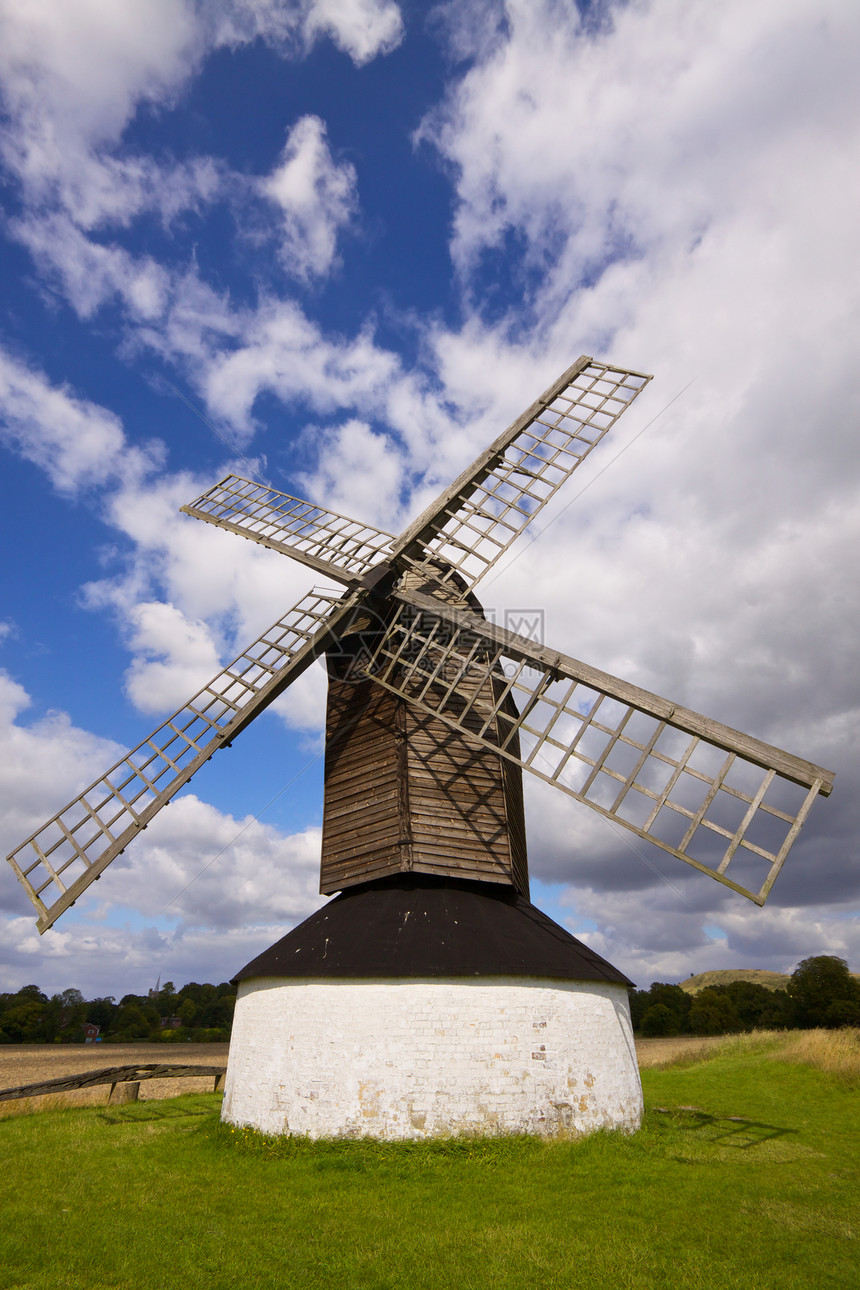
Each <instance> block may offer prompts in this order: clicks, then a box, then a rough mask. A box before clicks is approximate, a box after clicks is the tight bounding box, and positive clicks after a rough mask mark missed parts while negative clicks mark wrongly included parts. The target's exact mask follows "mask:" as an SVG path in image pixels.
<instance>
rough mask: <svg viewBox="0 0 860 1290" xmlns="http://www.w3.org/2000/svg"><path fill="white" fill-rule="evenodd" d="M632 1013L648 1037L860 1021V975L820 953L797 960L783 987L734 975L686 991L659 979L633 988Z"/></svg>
mask: <svg viewBox="0 0 860 1290" xmlns="http://www.w3.org/2000/svg"><path fill="white" fill-rule="evenodd" d="M630 1016H631V1020H632V1022H633V1029H634V1031H635V1032H636V1033H637V1034H640V1035H643V1036H647V1037H651V1036H660V1035H734V1034H740V1033H742V1032H744V1031H749V1030H807V1029H810V1028H812V1027H817V1026H823V1027H825V1028H827V1029H837V1028H839V1027H840V1026H860V981H858V979H857V978H856V977H854V976H852V974H851V973H850V972H849V970H848V964H847V963H846V962H845V960H844V959H840V958H836V957H834V956H833V955H829V954H819V955H816V956H814V957H813V958H808V959H803V961H802V962H800V963H798V965H797V967H796V968H795V969H794V971H793V972H792V974H791V977H790V978H789V981H788V984H787V986H786V988H785V989H784V990H769V989H768V988H767V987H766V986H763V985H758V984H756V983H754V982H752V981H732V982H730V983H729V984H727V985H709V986H705V987H704V988H703V989H701V990H699V991H698V992H697V993H696V994H688V993H687V991H686V990H684V989H683V988H682V987H681V986H680V985H667V984H665V983H663V982H662V981H655V982H653V984H652V985H651V988H650V989H648V990H631V992H630Z"/></svg>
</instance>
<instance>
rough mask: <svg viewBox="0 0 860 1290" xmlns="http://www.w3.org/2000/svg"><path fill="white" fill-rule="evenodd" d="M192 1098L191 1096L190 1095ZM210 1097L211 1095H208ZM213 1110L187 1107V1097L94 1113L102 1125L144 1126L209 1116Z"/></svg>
mask: <svg viewBox="0 0 860 1290" xmlns="http://www.w3.org/2000/svg"><path fill="white" fill-rule="evenodd" d="M192 1096H193V1095H192ZM210 1096H211V1094H210ZM212 1114H213V1108H212V1104H211V1102H209V1103H208V1104H206V1105H194V1104H193V1103H192V1104H191V1105H189V1101H188V1098H187V1097H182V1098H170V1099H169V1100H167V1101H164V1102H127V1103H125V1104H124V1105H123V1106H117V1107H112V1106H107V1107H105V1108H104V1109H102V1110H99V1111H97V1112H96V1119H98V1120H101V1121H102V1122H103V1123H104V1124H146V1123H151V1122H153V1121H157V1120H181V1119H188V1118H189V1117H193V1116H209V1117H210V1118H211V1116H212Z"/></svg>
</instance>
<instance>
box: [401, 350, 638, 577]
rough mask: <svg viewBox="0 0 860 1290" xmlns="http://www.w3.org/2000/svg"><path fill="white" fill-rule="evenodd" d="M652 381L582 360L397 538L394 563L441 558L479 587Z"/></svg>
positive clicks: (419, 562) (421, 563)
mask: <svg viewBox="0 0 860 1290" xmlns="http://www.w3.org/2000/svg"><path fill="white" fill-rule="evenodd" d="M650 380H651V377H650V376H645V375H644V374H643V373H641V372H632V371H626V370H625V369H623V368H619V367H610V366H609V365H608V364H606V363H598V362H595V360H594V359H592V358H587V357H582V358H579V359H577V361H576V362H575V363H574V364H573V366H572V367H569V368H568V369H567V371H566V372H564V373H563V374H562V375H561V376H560V377H559V379H558V380H557V381H555V382H554V383H553V384H552V385H551V386H550V387H549V389H548V390H546V391H545V392H544V393H543V394H542V395H541V396H540V398H539V399H537V400H535V402H534V403H533V404H532V405H531V407H529V408H527V409H526V411H525V412H524V413H523V414H522V416H520V417H518V418H517V420H516V421H514V423H513V424H512V425H511V426H509V428H508V429H507V430H506V431H505V432H504V434H502V435H500V436H499V438H498V439H496V440H495V442H494V443H492V444H491V445H490V447H489V448H488V449H487V450H486V452H484V453H482V454H481V456H480V457H478V458H477V460H476V461H473V462H472V464H471V466H468V467H467V468H466V470H464V471H463V473H462V475H460V476H459V477H458V478H457V479H455V481H454V483H453V484H451V486H450V488H447V489H446V490H445V492H444V493H442V494H441V496H440V497H438V498H437V499H436V501H434V502H432V503H431V505H430V506H429V507H428V508H427V510H425V511H424V513H423V514H422V515H420V516H419V517H418V519H417V520H415V522H414V523H413V524H411V525H410V526H409V528H408V529H407V530H406V531H405V533H403V535H402V536H401V537H400V538H398V540H397V542H396V544H395V547H394V556H395V558H399V562H400V563H407V564H411V565H413V566H417V567H418V568H421V567H423V566H428V567H429V568H431V569H435V568H436V567H437V566H438V563H439V561H440V560H441V561H444V563H445V564H446V565H448V566H449V567H450V569H451V571H452V574H453V575H459V577H460V578H461V579H463V580H464V581H465V583H466V585H467V586H470V587H474V586H475V585H476V584H477V582H478V581H479V580H480V579H481V578H482V577H483V576H484V574H485V573H486V572H487V571H488V570H489V569H491V568H492V566H493V565H494V564H495V563H496V562H497V561H498V560H499V559H500V558H501V556H502V555H504V553H505V551H507V549H508V547H509V546H510V545H511V543H512V542H513V541H514V540H515V539H516V538H518V537H519V535H520V534H521V533H522V531H523V529H524V528H525V527H526V525H527V524H529V523H530V522H531V521H532V520H533V519H534V518H535V516H536V515H537V514H538V512H539V511H541V510H542V509H543V507H544V506H546V504H547V502H549V501H550V500H551V499H552V498H553V497H554V496H555V494H556V493H557V492H558V490H559V489H560V488H561V486H562V484H564V483H566V482H567V480H568V479H569V478H570V476H571V475H572V474H573V472H574V470H576V468H577V466H579V465H581V463H582V462H583V461H584V460H585V458H586V457H587V456H588V454H589V453H590V452H591V450H592V449H593V448H595V447H596V446H597V444H599V443H600V441H601V439H603V438H604V436H605V435H607V434H608V433H609V431H610V430H611V429H612V427H613V425H614V424H615V422H616V421H617V420H618V418H619V417H620V416H621V414H622V412H625V411H626V410H627V408H629V407H630V404H631V403H632V402H633V400H634V399H635V398H636V396H637V395H638V394H639V393H640V392H641V391H642V390H643V389H644V388H645V386H646V385H647V384H648V382H649V381H650Z"/></svg>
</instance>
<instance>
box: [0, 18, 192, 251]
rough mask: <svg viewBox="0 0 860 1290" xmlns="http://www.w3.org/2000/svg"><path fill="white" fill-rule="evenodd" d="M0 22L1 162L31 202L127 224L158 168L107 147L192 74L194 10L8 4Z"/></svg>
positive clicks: (82, 217)
mask: <svg viewBox="0 0 860 1290" xmlns="http://www.w3.org/2000/svg"><path fill="white" fill-rule="evenodd" d="M0 21H1V22H2V25H0V50H2V53H0V75H2V80H3V86H4V90H3V92H4V98H5V101H6V106H7V111H8V113H9V118H10V124H9V125H8V126H7V129H6V132H5V135H4V138H3V145H2V146H3V157H4V160H5V162H6V165H7V166H9V167H10V168H11V169H12V170H13V171H14V173H15V174H16V175H17V176H18V178H19V180H20V181H21V183H22V186H23V189H24V192H25V194H26V196H27V198H28V200H29V201H30V202H34V203H39V204H51V205H54V204H59V205H62V206H63V207H65V208H66V209H68V210H69V211H70V212H72V214H73V215H74V217H75V218H76V219H77V220H78V221H80V222H81V223H82V224H84V225H86V226H91V225H93V224H95V223H97V222H99V221H100V220H101V219H104V218H109V219H113V220H116V219H119V220H120V221H124V220H126V219H127V218H128V217H129V216H130V215H131V214H133V213H134V212H135V211H136V210H137V209H138V208H139V206H140V204H141V201H142V197H143V193H144V191H145V190H147V189H150V190H152V188H153V185H155V186H159V181H158V179H157V177H156V175H157V171H156V167H155V166H154V165H153V163H151V162H143V161H141V160H139V159H134V158H132V159H126V160H118V159H117V158H113V157H111V156H110V155H109V152H105V151H104V150H105V149H108V150H109V149H110V148H111V147H112V146H113V145H115V144H116V143H117V141H118V140H119V139H120V137H121V135H122V133H123V131H124V130H125V127H126V126H127V125H128V123H129V121H130V120H131V118H132V117H133V115H134V113H135V111H136V109H137V105H138V103H139V102H140V101H141V100H149V101H151V102H156V103H165V102H169V100H170V98H171V97H172V95H173V94H174V93H175V92H176V90H177V89H178V88H179V86H180V85H182V84H183V82H184V81H185V80H186V78H187V77H188V76H189V75H190V74H191V72H192V71H193V70H194V67H195V65H196V59H197V56H198V54H199V36H198V33H197V31H196V24H195V21H194V11H193V8H192V6H191V5H190V4H187V3H183V0H127V2H126V3H123V4H122V5H121V6H117V5H114V4H111V3H110V0H11V2H10V3H7V4H6V5H4V12H3V15H2V20H0ZM192 175H193V168H192V170H191V171H189V175H188V178H191V176H192ZM201 178H202V176H198V183H197V184H195V183H194V182H192V187H195V186H198V185H199V181H200V179H201ZM207 185H208V181H204V187H206V186H207Z"/></svg>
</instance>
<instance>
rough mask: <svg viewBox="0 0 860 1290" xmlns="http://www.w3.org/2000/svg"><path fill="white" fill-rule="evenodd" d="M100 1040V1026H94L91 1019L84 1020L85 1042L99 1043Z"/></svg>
mask: <svg viewBox="0 0 860 1290" xmlns="http://www.w3.org/2000/svg"><path fill="white" fill-rule="evenodd" d="M100 1042H101V1040H100V1039H99V1028H98V1026H94V1025H93V1023H92V1022H91V1021H85V1022H84V1043H85V1044H98V1043H100Z"/></svg>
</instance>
